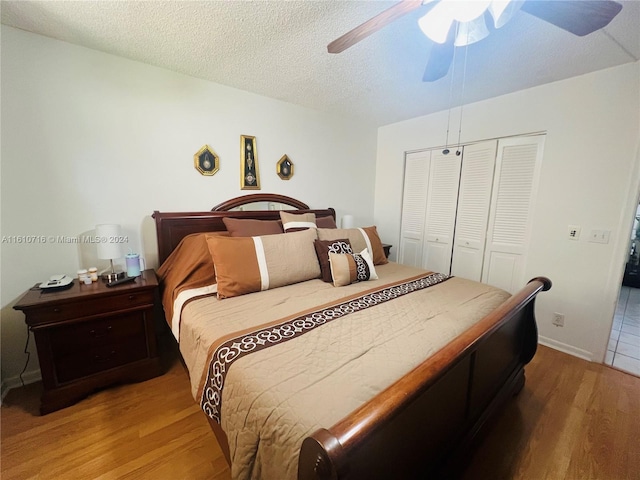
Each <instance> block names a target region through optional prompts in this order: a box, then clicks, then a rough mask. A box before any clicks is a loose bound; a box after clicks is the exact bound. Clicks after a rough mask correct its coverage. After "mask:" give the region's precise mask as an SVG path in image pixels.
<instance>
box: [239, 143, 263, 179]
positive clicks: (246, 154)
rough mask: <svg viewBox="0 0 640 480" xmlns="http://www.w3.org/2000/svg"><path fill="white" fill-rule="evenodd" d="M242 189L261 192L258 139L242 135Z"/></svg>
mask: <svg viewBox="0 0 640 480" xmlns="http://www.w3.org/2000/svg"><path fill="white" fill-rule="evenodd" d="M240 188H241V189H242V190H260V172H259V170H258V149H257V146H256V137H252V136H249V135H240Z"/></svg>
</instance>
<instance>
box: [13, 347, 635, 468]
mask: <svg viewBox="0 0 640 480" xmlns="http://www.w3.org/2000/svg"><path fill="white" fill-rule="evenodd" d="M40 389H41V386H40V385H39V384H33V385H28V386H27V387H24V388H20V389H15V390H12V391H11V392H9V394H8V395H7V398H6V399H5V402H4V404H3V405H2V409H1V417H2V418H1V420H2V433H1V441H2V444H1V449H2V456H1V459H2V467H1V478H2V479H3V480H9V479H31V478H38V479H74V480H76V479H97V478H100V479H154V480H164V479H171V480H174V479H189V480H197V479H214V480H223V479H224V480H227V479H230V473H229V469H228V467H227V465H226V463H225V461H224V458H223V456H222V453H221V451H220V448H219V446H218V445H217V443H216V440H215V437H214V435H213V433H212V432H211V431H210V429H209V425H208V423H207V421H206V419H205V417H204V414H203V413H202V412H201V411H200V410H199V408H198V407H197V406H196V404H195V402H194V401H193V399H192V397H191V394H190V388H189V381H188V379H187V374H186V373H185V370H184V368H183V367H182V365H181V364H180V362H179V361H177V360H175V359H174V360H173V361H172V363H171V367H170V368H169V371H168V373H166V374H165V375H163V376H161V377H158V378H154V379H152V380H149V381H147V382H143V383H139V384H133V385H124V386H119V387H115V388H111V389H108V390H104V391H102V392H99V393H96V394H94V395H92V396H91V397H89V398H87V399H85V400H83V401H81V402H79V403H78V404H76V405H74V406H72V407H69V408H66V409H63V410H60V411H57V412H54V413H51V414H49V415H46V416H44V417H41V416H38V414H37V411H38V399H39V395H40ZM463 470H464V472H463V474H462V475H461V478H462V479H463V480H471V479H473V480H477V479H492V480H493V479H523V480H524V479H527V480H538V479H553V480H556V479H571V480H574V479H576V480H577V479H581V480H582V479H599V480H623V479H624V480H628V479H640V378H638V377H634V376H632V375H629V374H626V373H623V372H620V371H618V370H614V369H612V368H610V367H606V366H603V365H598V364H593V363H589V362H586V361H584V360H580V359H578V358H574V357H571V356H569V355H566V354H563V353H560V352H557V351H555V350H552V349H549V348H546V347H543V346H540V348H539V350H538V353H537V355H536V357H535V358H534V360H533V362H532V363H531V364H530V365H529V366H528V367H527V384H526V385H525V387H524V389H523V390H522V392H520V394H519V395H518V396H517V397H516V398H515V399H514V401H513V402H510V403H509V405H508V406H507V408H506V409H505V411H504V414H502V415H501V416H500V417H499V418H497V419H496V421H495V422H493V424H492V428H491V429H490V430H489V431H488V432H486V435H485V436H484V437H483V438H482V439H481V441H479V442H478V444H477V445H476V446H475V447H474V448H473V450H472V451H470V452H469V460H468V463H467V464H466V465H465V466H464V469H463Z"/></svg>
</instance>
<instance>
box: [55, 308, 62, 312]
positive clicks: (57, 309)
mask: <svg viewBox="0 0 640 480" xmlns="http://www.w3.org/2000/svg"><path fill="white" fill-rule="evenodd" d="M61 311H62V309H60V308H58V307H56V308H54V309H53V313H60V312H61Z"/></svg>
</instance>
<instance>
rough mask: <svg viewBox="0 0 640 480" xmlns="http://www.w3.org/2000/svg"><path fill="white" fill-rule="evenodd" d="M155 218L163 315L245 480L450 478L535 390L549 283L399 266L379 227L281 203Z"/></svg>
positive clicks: (253, 198) (249, 199) (248, 200)
mask: <svg viewBox="0 0 640 480" xmlns="http://www.w3.org/2000/svg"><path fill="white" fill-rule="evenodd" d="M256 205H264V206H263V207H256ZM283 206H285V208H287V210H281V208H282V207H283ZM153 218H154V219H155V222H156V230H157V239H158V254H159V261H160V263H161V267H160V268H159V269H158V275H159V277H160V279H161V288H162V299H163V306H164V311H165V317H166V319H167V323H168V324H169V326H170V327H171V331H172V332H173V335H174V336H175V337H176V340H177V341H178V345H179V348H180V353H181V356H182V359H183V361H184V363H185V366H186V368H187V370H188V372H189V376H190V380H191V384H192V394H193V396H194V398H195V400H196V401H197V402H198V403H199V404H200V406H201V407H202V409H203V412H204V414H206V415H207V418H208V420H209V423H210V425H211V427H212V430H213V432H214V434H215V435H216V438H217V439H218V441H219V443H220V445H221V447H222V449H223V452H224V453H225V457H226V458H227V461H228V462H229V464H230V465H231V470H232V476H233V477H234V478H237V479H249V478H264V479H271V478H273V479H277V480H285V479H288V478H299V479H375V478H381V479H382V478H384V479H388V478H425V477H427V476H439V475H445V473H444V472H451V471H452V470H453V469H455V468H456V465H458V464H459V459H460V458H461V455H464V452H465V450H466V448H467V447H468V446H469V445H471V444H472V442H473V440H474V439H476V438H477V437H478V434H479V433H480V432H481V431H482V428H483V427H484V426H485V425H486V424H488V423H489V422H488V421H489V420H490V419H491V418H492V417H493V416H494V415H496V414H499V412H500V410H501V408H502V407H503V405H504V404H505V402H507V401H509V398H510V397H511V396H513V395H515V394H516V393H518V392H519V391H520V390H521V389H522V387H523V386H524V382H525V376H524V366H525V365H526V364H527V363H528V362H529V361H530V360H531V359H532V358H533V356H534V354H535V351H536V347H537V329H536V324H535V316H534V300H535V297H536V295H537V294H538V293H539V292H540V291H546V290H548V289H549V288H551V282H550V281H549V280H548V279H547V278H545V277H536V278H534V279H533V280H531V281H530V282H529V283H528V284H527V285H525V286H524V287H523V288H522V290H520V291H519V292H517V293H516V294H514V295H509V294H507V293H506V292H504V291H502V290H499V289H496V288H494V287H490V286H488V285H485V284H481V283H477V282H471V281H468V280H464V279H461V278H455V277H448V276H446V275H442V274H439V273H437V272H426V271H422V270H418V269H414V268H412V267H407V266H403V265H399V264H397V263H394V262H389V261H388V260H387V259H386V256H385V255H384V253H383V250H382V243H381V240H380V238H379V236H378V235H377V230H376V228H375V227H374V226H371V227H365V228H356V229H346V230H345V229H338V228H336V225H335V211H334V210H333V209H331V208H328V209H310V208H309V207H308V206H307V205H306V204H304V203H303V202H300V201H298V200H296V199H293V198H290V197H286V196H282V195H273V194H253V195H246V196H242V197H238V198H234V199H231V200H229V201H227V202H224V203H222V204H220V205H218V206H216V207H214V208H213V209H212V211H209V212H169V213H167V212H158V211H156V212H154V214H153ZM309 227H311V228H309ZM285 232H286V233H285ZM309 245H313V247H309ZM363 247H364V248H363ZM327 249H328V250H327ZM336 249H337V250H336ZM312 253H313V254H315V255H316V257H315V263H316V264H317V265H313V266H312V264H313V263H314V261H313V259H312ZM214 265H215V267H214ZM327 272H329V273H327ZM327 274H328V280H327V278H323V277H325V276H326V275H327Z"/></svg>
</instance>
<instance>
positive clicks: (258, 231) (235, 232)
mask: <svg viewBox="0 0 640 480" xmlns="http://www.w3.org/2000/svg"><path fill="white" fill-rule="evenodd" d="M222 221H223V222H224V226H225V227H227V231H228V232H229V235H231V236H232V237H255V236H258V235H275V234H278V233H284V230H283V229H282V222H281V221H280V220H255V219H252V218H230V217H223V218H222Z"/></svg>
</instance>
